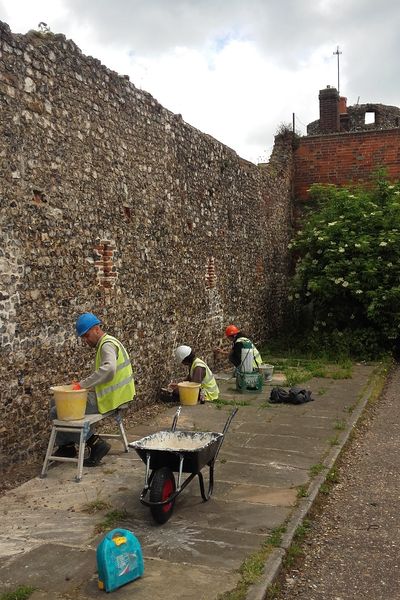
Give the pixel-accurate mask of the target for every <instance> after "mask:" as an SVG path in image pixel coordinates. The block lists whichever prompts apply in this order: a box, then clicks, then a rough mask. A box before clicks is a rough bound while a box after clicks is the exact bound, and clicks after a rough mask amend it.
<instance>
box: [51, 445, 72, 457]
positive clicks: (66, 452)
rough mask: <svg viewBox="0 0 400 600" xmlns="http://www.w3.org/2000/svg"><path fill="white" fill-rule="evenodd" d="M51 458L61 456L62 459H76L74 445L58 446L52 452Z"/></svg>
mask: <svg viewBox="0 0 400 600" xmlns="http://www.w3.org/2000/svg"><path fill="white" fill-rule="evenodd" d="M53 456H61V457H62V458H76V456H77V451H76V448H75V444H72V443H70V444H64V445H63V446H59V447H58V448H57V450H56V451H55V452H54V455H53Z"/></svg>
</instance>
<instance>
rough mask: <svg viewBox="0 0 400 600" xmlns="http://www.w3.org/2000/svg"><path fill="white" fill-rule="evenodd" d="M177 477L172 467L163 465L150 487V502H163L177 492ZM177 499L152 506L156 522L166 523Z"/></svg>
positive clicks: (154, 476) (151, 509) (155, 474)
mask: <svg viewBox="0 0 400 600" xmlns="http://www.w3.org/2000/svg"><path fill="white" fill-rule="evenodd" d="M175 489H176V486H175V477H174V474H173V472H172V471H171V469H169V468H168V467H162V468H161V469H157V471H155V473H154V475H153V479H152V482H151V487H150V502H162V501H163V500H166V499H167V498H169V496H171V494H173V493H174V492H175ZM174 504H175V499H174V500H172V502H168V503H167V504H162V505H161V506H151V507H150V511H151V514H152V517H153V519H154V520H155V521H156V523H160V525H162V524H163V523H166V522H167V521H168V519H169V518H170V516H171V515H172V513H173V510H174Z"/></svg>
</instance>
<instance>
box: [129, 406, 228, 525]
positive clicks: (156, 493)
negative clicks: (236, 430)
mask: <svg viewBox="0 0 400 600" xmlns="http://www.w3.org/2000/svg"><path fill="white" fill-rule="evenodd" d="M181 408H182V407H181V406H179V407H178V409H177V411H176V413H175V416H174V418H173V421H172V426H171V429H170V430H166V431H159V432H157V433H153V434H151V435H148V436H146V437H144V438H142V439H140V440H137V441H136V442H130V444H129V446H130V447H132V448H134V449H135V450H136V452H137V453H138V455H139V456H140V458H141V459H142V461H143V462H144V463H145V465H146V472H145V477H144V488H143V490H142V492H141V494H140V502H141V503H142V504H144V505H145V506H148V507H150V512H151V515H152V517H153V519H154V520H155V522H156V523H160V524H163V523H166V522H167V521H168V519H169V518H170V516H171V515H172V512H173V510H174V504H175V500H176V497H177V496H179V494H180V493H181V492H182V491H183V490H184V489H185V487H186V486H187V485H189V483H190V482H191V481H192V479H194V477H196V475H197V477H198V478H199V485H200V493H201V496H202V498H203V500H204V502H207V500H209V498H210V497H211V494H212V491H213V486H214V466H215V461H216V459H217V456H218V452H219V451H220V449H221V446H222V443H223V441H224V437H225V434H226V432H227V431H228V428H229V425H230V424H231V421H232V419H233V417H234V416H235V414H236V413H237V411H238V409H237V408H235V409H234V410H233V411H232V412H231V414H230V415H229V417H228V419H227V421H226V423H225V426H224V429H223V431H222V433H215V432H208V431H176V425H177V422H178V418H179V415H180V412H181ZM206 465H208V467H209V479H208V489H207V491H205V486H204V479H203V475H202V473H201V469H202V468H203V467H205V466H206ZM174 472H176V473H178V480H177V482H176V481H175V476H174ZM183 473H189V475H188V477H187V478H186V479H185V480H184V481H182V474H183Z"/></svg>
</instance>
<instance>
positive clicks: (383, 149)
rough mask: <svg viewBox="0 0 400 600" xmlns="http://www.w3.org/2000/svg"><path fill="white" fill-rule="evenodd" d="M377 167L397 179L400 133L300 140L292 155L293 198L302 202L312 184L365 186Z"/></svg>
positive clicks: (322, 136)
mask: <svg viewBox="0 0 400 600" xmlns="http://www.w3.org/2000/svg"><path fill="white" fill-rule="evenodd" d="M379 167H385V168H386V169H387V173H388V175H389V177H390V178H391V179H400V129H388V130H380V131H360V132H357V133H339V134H330V135H319V136H309V137H303V138H301V139H300V141H299V146H298V148H297V149H296V151H295V180H294V196H295V198H296V199H297V200H305V199H306V198H307V190H308V188H309V187H310V185H311V184H312V183H332V184H335V185H346V184H358V183H367V182H368V181H370V178H371V175H372V173H373V172H374V171H375V170H376V169H378V168H379Z"/></svg>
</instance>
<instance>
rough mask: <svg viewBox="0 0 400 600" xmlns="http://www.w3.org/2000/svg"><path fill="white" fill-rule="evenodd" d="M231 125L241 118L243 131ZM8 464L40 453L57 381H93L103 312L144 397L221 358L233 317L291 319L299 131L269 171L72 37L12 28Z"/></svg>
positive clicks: (270, 323)
mask: <svg viewBox="0 0 400 600" xmlns="http://www.w3.org/2000/svg"><path fill="white" fill-rule="evenodd" d="M232 126H234V124H233V125H232ZM0 134H1V139H2V146H1V148H0V183H1V187H0V217H1V230H0V231H1V234H0V235H1V240H0V241H1V245H0V346H1V349H0V360H1V368H0V386H1V387H0V394H1V395H0V403H1V416H0V435H1V448H0V462H1V464H2V466H3V467H5V466H7V465H8V464H10V463H12V462H18V461H21V460H26V459H28V458H29V457H31V456H32V455H34V454H35V453H38V452H39V451H40V452H41V451H43V448H44V446H45V445H46V443H47V439H48V427H49V425H48V405H49V398H50V395H49V386H50V385H52V384H60V383H66V382H70V381H71V380H73V379H74V378H81V377H82V376H84V375H87V374H88V373H89V372H90V370H91V367H92V364H93V360H94V356H93V351H91V350H90V349H88V348H85V347H83V346H82V344H81V343H80V341H79V340H77V339H76V337H75V333H74V322H75V319H76V317H77V316H78V314H79V313H81V312H82V311H86V310H90V311H93V312H95V313H96V314H98V315H99V317H100V318H101V319H102V320H103V322H104V326H105V330H106V331H107V332H109V333H111V334H113V335H116V336H117V337H118V338H120V339H121V340H122V341H123V343H124V344H125V346H126V347H127V349H128V351H129V353H130V355H131V358H132V361H133V364H134V370H135V377H136V382H137V383H136V385H137V392H138V397H137V402H136V404H137V405H138V406H140V405H144V404H148V403H151V402H154V400H155V399H156V398H157V392H158V390H159V388H160V387H161V386H163V385H165V384H167V383H168V381H170V379H171V377H174V376H181V377H182V376H183V375H184V372H183V371H182V370H180V369H177V367H176V365H175V364H174V361H173V356H172V351H173V348H174V347H175V346H176V345H178V344H180V343H186V344H190V345H192V346H193V347H194V348H195V350H196V351H197V353H198V354H199V355H200V356H203V357H204V358H205V359H206V360H208V361H209V362H210V365H211V366H213V364H212V349H213V348H214V347H215V346H216V345H217V344H218V342H219V341H220V339H221V338H222V336H223V330H224V327H225V326H226V325H227V324H228V323H230V322H234V323H236V324H238V325H240V326H241V328H242V329H243V330H244V331H246V332H248V334H249V335H250V336H252V337H253V338H254V339H255V340H257V341H258V342H262V341H264V340H266V338H267V337H268V335H270V334H271V333H272V332H273V331H275V330H277V329H278V328H279V327H280V325H281V323H282V320H283V319H284V315H285V305H286V288H287V274H288V255H287V243H288V241H289V237H290V229H291V222H290V221H291V201H290V197H291V182H292V146H291V143H292V140H291V138H290V136H289V137H287V138H285V137H279V138H277V140H276V143H275V149H274V152H273V155H272V157H271V161H270V163H269V164H268V165H267V166H263V167H257V166H255V165H253V164H251V163H249V162H246V161H245V160H243V159H241V158H240V157H239V156H237V154H236V153H235V152H234V151H233V150H231V149H230V148H228V147H226V146H224V145H223V144H221V143H220V142H218V141H217V140H215V139H213V138H212V137H210V136H208V135H205V134H204V133H202V132H201V131H198V130H197V129H195V128H194V127H191V126H190V125H189V124H187V123H185V122H184V121H183V120H182V118H181V116H180V115H175V114H173V113H171V112H170V111H168V110H166V109H165V108H164V107H163V106H161V105H160V104H159V103H158V102H157V101H156V100H155V99H154V98H153V97H152V96H151V95H150V94H148V93H146V92H144V91H142V90H139V89H137V88H136V87H135V86H134V85H133V84H132V83H131V82H130V81H129V80H128V79H127V78H126V77H123V76H122V77H121V76H119V75H118V74H117V73H115V72H112V71H110V70H108V69H107V68H106V67H104V66H103V65H102V64H101V63H100V62H99V61H98V60H95V59H93V58H91V57H87V56H84V55H82V53H81V51H80V50H79V48H78V47H77V46H76V45H75V44H74V43H73V42H72V41H70V40H66V39H65V37H64V36H62V35H54V34H51V33H48V34H42V33H38V32H29V33H28V34H27V35H15V34H12V33H11V31H10V29H9V28H8V26H7V25H6V24H4V23H0Z"/></svg>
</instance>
